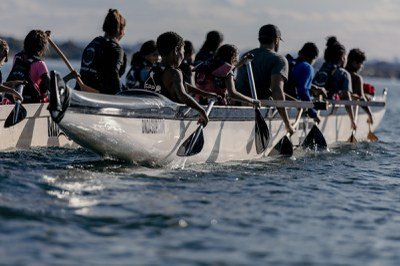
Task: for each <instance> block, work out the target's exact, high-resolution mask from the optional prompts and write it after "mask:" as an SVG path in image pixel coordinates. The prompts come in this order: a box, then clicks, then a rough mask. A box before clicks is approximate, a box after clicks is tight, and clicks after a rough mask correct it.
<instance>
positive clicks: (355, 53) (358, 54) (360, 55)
mask: <svg viewBox="0 0 400 266" xmlns="http://www.w3.org/2000/svg"><path fill="white" fill-rule="evenodd" d="M365 60H367V57H366V56H365V53H364V52H363V51H361V50H360V49H358V48H354V49H351V50H350V52H349V55H348V56H347V61H348V62H357V63H364V61H365Z"/></svg>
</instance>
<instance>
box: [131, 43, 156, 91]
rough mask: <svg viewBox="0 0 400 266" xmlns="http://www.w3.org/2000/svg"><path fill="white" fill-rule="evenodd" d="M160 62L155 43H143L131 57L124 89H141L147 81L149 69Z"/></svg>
mask: <svg viewBox="0 0 400 266" xmlns="http://www.w3.org/2000/svg"><path fill="white" fill-rule="evenodd" d="M159 60H160V55H159V54H158V50H157V45H156V42H155V41H153V40H149V41H147V42H144V43H143V44H142V46H141V47H140V50H139V51H138V52H136V53H134V54H133V55H132V60H131V68H130V69H129V71H128V74H127V75H126V84H125V85H126V88H127V89H135V88H140V89H143V88H144V87H143V86H144V82H145V81H146V80H147V79H148V77H149V73H150V70H151V68H152V67H153V66H154V65H155V64H156V63H157V62H158V61H159Z"/></svg>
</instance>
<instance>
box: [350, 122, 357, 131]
mask: <svg viewBox="0 0 400 266" xmlns="http://www.w3.org/2000/svg"><path fill="white" fill-rule="evenodd" d="M351 129H353V130H357V124H356V122H355V121H354V120H353V121H351Z"/></svg>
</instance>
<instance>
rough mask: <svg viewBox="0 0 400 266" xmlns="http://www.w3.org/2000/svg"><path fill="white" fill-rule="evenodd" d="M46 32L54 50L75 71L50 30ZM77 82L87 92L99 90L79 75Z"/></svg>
mask: <svg viewBox="0 0 400 266" xmlns="http://www.w3.org/2000/svg"><path fill="white" fill-rule="evenodd" d="M46 34H47V36H48V40H49V43H50V45H51V46H52V47H53V48H54V50H55V51H56V52H57V54H58V55H59V56H60V57H61V59H62V60H63V61H64V63H65V64H66V65H67V67H68V69H69V71H71V72H75V69H74V67H73V66H72V65H71V63H70V62H69V61H68V59H67V57H66V56H65V55H64V53H63V52H62V51H61V50H60V48H58V46H57V44H56V43H55V42H53V40H52V39H51V38H50V31H46ZM76 82H77V83H78V85H79V87H81V89H82V90H84V91H87V92H99V91H98V90H96V89H93V88H91V87H89V86H87V85H86V84H84V83H83V81H82V79H81V77H79V76H77V77H76Z"/></svg>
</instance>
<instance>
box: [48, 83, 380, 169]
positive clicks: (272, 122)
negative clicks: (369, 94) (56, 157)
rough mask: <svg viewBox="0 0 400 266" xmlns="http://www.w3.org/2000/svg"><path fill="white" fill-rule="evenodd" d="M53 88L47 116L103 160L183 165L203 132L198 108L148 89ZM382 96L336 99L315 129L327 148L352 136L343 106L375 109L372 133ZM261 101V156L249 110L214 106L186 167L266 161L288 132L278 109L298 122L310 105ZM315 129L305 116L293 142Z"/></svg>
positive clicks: (362, 117) (361, 127)
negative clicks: (264, 138)
mask: <svg viewBox="0 0 400 266" xmlns="http://www.w3.org/2000/svg"><path fill="white" fill-rule="evenodd" d="M52 84H53V86H52V93H51V95H52V99H53V100H55V99H57V102H58V104H57V105H54V107H53V108H51V109H52V110H51V112H50V113H51V114H52V117H53V118H54V120H55V121H56V122H57V123H58V125H59V127H60V128H61V130H62V131H63V132H65V134H66V135H67V136H68V137H70V138H71V139H72V140H74V141H75V142H76V143H78V144H80V145H81V146H83V147H85V148H88V149H90V150H92V151H94V152H96V153H98V154H100V155H102V156H105V157H111V158H117V159H121V160H126V161H131V162H135V163H147V164H157V165H167V164H171V163H174V162H179V161H181V158H182V157H178V156H177V155H176V153H177V150H178V148H179V146H180V145H181V144H182V143H183V141H184V140H185V139H187V137H188V136H189V135H190V134H192V133H193V132H194V131H195V130H196V128H197V127H198V125H197V123H196V122H197V118H198V113H197V112H196V111H194V110H191V109H190V108H188V107H186V106H184V105H181V104H176V103H174V102H172V101H170V100H168V99H167V98H165V97H163V96H161V95H159V94H154V93H151V92H148V91H136V92H132V94H131V95H129V96H127V95H123V96H114V95H112V96H111V95H102V94H93V93H85V92H80V91H75V90H72V89H70V88H68V86H66V85H65V83H64V82H63V81H62V80H60V78H58V79H57V81H54V82H53V83H52ZM384 94H385V95H383V96H382V97H379V99H376V101H374V102H368V103H366V102H357V101H354V102H353V101H347V102H344V101H343V102H340V101H338V102H335V105H332V104H331V105H330V108H328V110H326V111H321V113H320V115H321V123H320V124H319V125H318V128H319V129H320V130H321V131H322V133H323V135H324V137H325V139H326V142H327V144H328V145H332V144H334V143H337V142H343V141H346V140H347V139H348V138H349V137H350V135H351V133H352V130H351V127H350V119H349V117H348V115H347V113H346V111H345V108H344V105H343V104H351V105H354V106H356V105H366V104H368V105H370V107H371V110H372V112H373V115H374V124H373V126H372V128H371V130H372V131H374V130H375V128H376V127H377V126H378V125H379V124H380V122H381V120H382V118H383V116H384V113H385V110H386V92H385V93H384ZM264 104H268V105H271V107H263V108H261V113H262V115H263V116H264V117H265V120H266V122H267V125H268V127H269V131H270V136H271V138H270V141H269V144H268V148H267V149H266V151H265V152H264V153H262V154H257V153H256V149H255V145H254V130H255V121H254V109H253V108H252V107H235V106H214V108H213V109H212V110H211V113H210V116H209V117H210V122H209V123H208V125H207V127H205V128H204V147H203V149H202V151H201V152H200V153H198V154H197V155H194V156H190V157H186V159H187V161H186V162H187V163H202V162H224V161H230V160H253V159H258V158H261V157H263V156H267V155H268V154H269V152H270V151H271V150H272V148H273V147H274V146H275V144H276V143H277V142H278V141H279V140H280V139H281V138H282V137H283V136H284V135H285V134H286V131H285V127H284V124H283V122H282V120H281V118H280V116H279V114H277V112H276V106H279V105H283V106H289V107H288V113H289V117H290V120H291V122H295V119H296V115H297V112H298V111H297V108H298V107H309V106H310V104H311V103H305V102H273V101H265V102H264ZM56 106H58V107H56ZM56 109H58V110H56ZM358 109H359V111H358V118H357V123H358V129H357V131H356V134H355V137H356V138H357V140H358V141H362V140H366V138H367V135H368V132H369V128H368V124H367V114H366V113H365V112H364V111H363V110H362V109H361V108H358ZM313 125H314V123H313V121H312V120H311V119H309V118H308V117H306V116H305V115H303V116H302V117H301V118H300V119H299V121H298V123H297V127H296V129H297V130H296V132H295V134H293V135H292V136H291V141H292V143H293V144H294V145H300V144H301V143H302V141H303V140H304V138H305V137H306V135H307V133H308V132H309V130H310V129H311V127H312V126H313Z"/></svg>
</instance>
